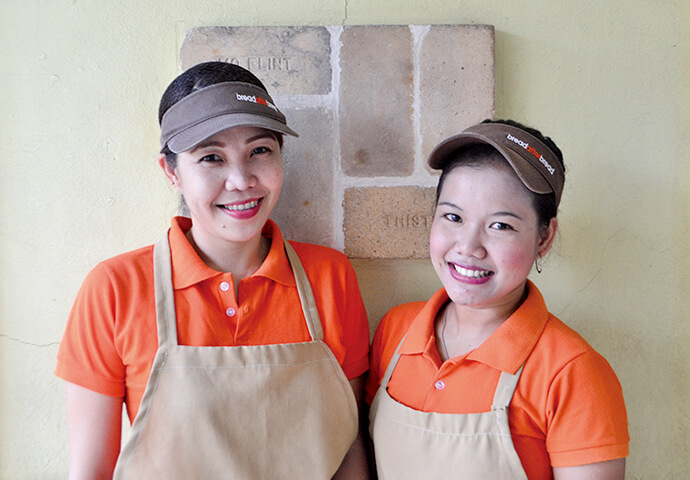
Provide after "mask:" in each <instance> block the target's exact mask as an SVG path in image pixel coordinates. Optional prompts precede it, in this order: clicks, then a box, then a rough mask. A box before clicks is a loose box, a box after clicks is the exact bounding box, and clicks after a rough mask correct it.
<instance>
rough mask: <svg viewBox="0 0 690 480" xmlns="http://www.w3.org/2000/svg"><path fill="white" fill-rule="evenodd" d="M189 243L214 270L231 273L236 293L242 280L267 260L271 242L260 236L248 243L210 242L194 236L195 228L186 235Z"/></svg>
mask: <svg viewBox="0 0 690 480" xmlns="http://www.w3.org/2000/svg"><path fill="white" fill-rule="evenodd" d="M186 236H187V239H188V240H189V243H190V244H191V245H192V247H194V250H195V251H196V252H197V254H198V255H199V257H200V258H201V259H202V260H203V261H204V263H205V264H206V265H208V266H209V267H211V268H212V269H214V270H217V271H219V272H224V273H231V274H232V277H233V280H234V283H235V293H237V287H238V285H239V282H240V280H242V279H243V278H245V277H248V276H250V275H252V274H253V273H254V272H256V271H257V270H258V269H259V267H260V266H261V264H262V263H263V262H264V260H265V259H266V256H267V255H268V251H269V249H270V246H271V240H270V239H268V238H265V237H263V236H258V237H257V238H253V239H251V240H249V241H247V242H227V241H222V240H218V241H208V240H207V239H205V238H204V237H203V236H202V237H199V236H195V235H194V227H192V228H191V229H189V230H188V231H187V233H186Z"/></svg>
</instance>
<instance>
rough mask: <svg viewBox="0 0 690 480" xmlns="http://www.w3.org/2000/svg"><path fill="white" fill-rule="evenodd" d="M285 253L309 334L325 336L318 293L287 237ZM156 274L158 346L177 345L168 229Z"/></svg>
mask: <svg viewBox="0 0 690 480" xmlns="http://www.w3.org/2000/svg"><path fill="white" fill-rule="evenodd" d="M283 243H284V245H285V253H286V254H287V258H288V261H289V262H290V266H291V267H292V271H293V274H294V275H295V283H296V284H297V293H298V294H299V299H300V302H301V304H302V312H303V313H304V318H305V319H306V321H307V327H308V328H309V334H310V335H311V338H312V340H313V341H319V340H323V328H322V327H321V319H320V317H319V312H318V310H317V309H316V302H315V301H314V294H313V292H312V289H311V285H310V284H309V279H308V278H307V274H306V272H305V271H304V267H303V266H302V262H301V261H300V259H299V257H298V256H297V253H295V250H294V249H293V248H292V246H290V244H289V243H288V242H287V240H283ZM153 276H154V291H155V297H156V324H157V326H158V346H163V345H168V346H172V345H177V315H176V313H175V293H174V290H173V284H172V261H171V256H170V241H169V240H168V234H167V232H166V234H165V235H163V237H162V238H161V239H160V240H158V242H157V243H156V244H155V245H154V247H153Z"/></svg>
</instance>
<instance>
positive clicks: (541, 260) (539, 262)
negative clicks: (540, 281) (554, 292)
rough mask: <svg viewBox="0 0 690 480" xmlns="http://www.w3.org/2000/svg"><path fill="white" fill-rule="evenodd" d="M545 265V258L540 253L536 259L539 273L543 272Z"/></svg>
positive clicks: (535, 262) (536, 267)
mask: <svg viewBox="0 0 690 480" xmlns="http://www.w3.org/2000/svg"><path fill="white" fill-rule="evenodd" d="M543 267H544V258H543V257H542V256H541V255H539V256H538V257H537V258H536V259H535V260H534V268H535V269H536V270H537V273H541V271H542V268H543Z"/></svg>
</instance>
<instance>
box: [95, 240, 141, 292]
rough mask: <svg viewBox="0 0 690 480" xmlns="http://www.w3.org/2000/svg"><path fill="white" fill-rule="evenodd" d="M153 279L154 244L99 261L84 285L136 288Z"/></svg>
mask: <svg viewBox="0 0 690 480" xmlns="http://www.w3.org/2000/svg"><path fill="white" fill-rule="evenodd" d="M152 279H153V245H149V246H146V247H141V248H137V249H135V250H130V251H128V252H125V253H120V254H118V255H115V256H114V257H110V258H108V259H106V260H102V261H100V262H98V263H97V264H96V265H95V266H94V267H93V268H92V269H91V271H90V272H89V273H88V275H87V276H86V279H85V280H84V286H83V287H88V286H92V287H96V288H100V287H101V286H102V285H103V284H104V283H108V284H110V285H112V286H113V287H114V288H117V287H118V286H119V287H122V288H127V289H132V288H136V286H137V285H141V284H142V283H143V282H150V281H152Z"/></svg>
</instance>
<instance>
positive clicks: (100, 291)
mask: <svg viewBox="0 0 690 480" xmlns="http://www.w3.org/2000/svg"><path fill="white" fill-rule="evenodd" d="M114 292H115V291H114V289H113V286H112V283H111V281H110V278H109V275H108V272H107V269H106V267H105V266H104V265H103V264H99V265H97V266H96V267H94V269H93V270H91V272H89V274H88V275H87V277H86V279H85V280H84V283H83V284H82V286H81V289H80V290H79V293H78V294H77V297H76V300H75V301H74V305H73V306H72V310H71V312H70V315H69V318H68V320H67V326H66V328H65V333H64V335H63V338H62V341H61V342H60V348H59V350H58V361H57V367H56V369H55V374H56V375H57V376H58V377H60V378H62V379H63V380H66V381H68V382H71V383H75V384H77V385H79V386H82V387H84V388H87V389H89V390H93V391H94V392H97V393H102V394H104V395H110V396H113V397H121V396H124V394H125V384H124V378H125V367H124V365H123V363H122V360H121V357H120V355H119V353H118V352H117V349H116V347H115V341H114V337H115V333H114V332H115V310H116V309H115V293H114Z"/></svg>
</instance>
